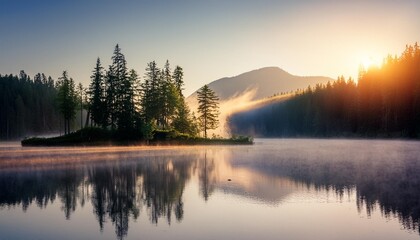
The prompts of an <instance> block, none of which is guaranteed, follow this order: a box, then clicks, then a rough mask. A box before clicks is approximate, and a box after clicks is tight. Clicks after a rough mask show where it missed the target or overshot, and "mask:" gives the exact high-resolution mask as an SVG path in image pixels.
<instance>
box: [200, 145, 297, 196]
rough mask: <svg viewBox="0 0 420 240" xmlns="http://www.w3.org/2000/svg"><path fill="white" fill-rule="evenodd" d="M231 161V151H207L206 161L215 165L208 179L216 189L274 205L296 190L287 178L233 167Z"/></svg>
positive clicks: (249, 168) (293, 183)
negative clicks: (212, 181) (211, 180)
mask: <svg viewBox="0 0 420 240" xmlns="http://www.w3.org/2000/svg"><path fill="white" fill-rule="evenodd" d="M231 159H232V154H231V151H228V150H221V151H215V152H212V151H207V161H212V160H214V165H215V169H214V171H211V172H209V174H210V175H212V176H209V178H211V179H213V180H214V184H215V187H216V188H218V189H221V190H223V191H225V192H228V193H231V194H235V195H240V196H243V197H247V198H252V199H257V200H260V201H263V202H266V203H268V202H269V203H274V204H275V203H278V202H280V201H282V199H284V198H285V197H286V196H288V195H289V194H290V193H292V192H294V191H295V190H296V189H297V188H298V186H297V185H296V183H295V182H294V181H292V180H290V179H288V178H282V177H273V176H269V175H267V174H264V173H261V172H259V171H256V170H255V169H253V168H252V167H242V166H235V165H232V164H231V162H230V160H231ZM228 179H230V180H231V181H229V180H228ZM273 189H275V190H274V191H273Z"/></svg>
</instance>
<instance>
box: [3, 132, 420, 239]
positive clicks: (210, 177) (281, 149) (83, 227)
mask: <svg viewBox="0 0 420 240" xmlns="http://www.w3.org/2000/svg"><path fill="white" fill-rule="evenodd" d="M419 173H420V142H418V141H402V140H341V139H339V140H337V139H333V140H325V139H322V140H321V139H256V140H255V144H254V145H252V146H181V147H169V146H161V147H57V148H56V147H46V148H44V147H42V148H32V147H25V148H22V147H20V146H19V145H17V144H13V143H1V144H0V239H420V234H419V219H420V174H419Z"/></svg>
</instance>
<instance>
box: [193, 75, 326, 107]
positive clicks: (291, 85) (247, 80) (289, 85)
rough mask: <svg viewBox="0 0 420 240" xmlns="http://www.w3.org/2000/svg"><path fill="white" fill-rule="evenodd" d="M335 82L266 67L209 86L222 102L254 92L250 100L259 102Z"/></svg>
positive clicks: (226, 78) (194, 94)
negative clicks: (274, 96)
mask: <svg viewBox="0 0 420 240" xmlns="http://www.w3.org/2000/svg"><path fill="white" fill-rule="evenodd" d="M328 81H331V82H332V81H334V79H332V78H329V77H321V76H311V77H301V76H295V75H292V74H290V73H288V72H286V71H284V70H282V69H280V68H278V67H265V68H261V69H257V70H253V71H250V72H246V73H243V74H240V75H238V76H235V77H225V78H221V79H219V80H216V81H213V82H211V83H209V84H208V86H209V87H210V88H211V89H212V90H213V91H215V92H216V94H217V95H218V96H219V98H220V100H221V101H223V100H228V99H232V98H234V97H236V96H240V95H242V94H244V93H247V92H249V91H252V96H250V99H249V100H251V101H252V100H258V99H262V98H266V97H270V96H273V95H275V94H278V93H281V92H283V93H286V92H291V91H295V90H297V89H306V88H307V87H308V86H309V85H311V86H315V85H316V84H317V83H324V84H325V83H327V82H328ZM196 93H197V92H194V93H193V94H191V95H190V96H189V97H188V99H187V101H190V100H191V98H196Z"/></svg>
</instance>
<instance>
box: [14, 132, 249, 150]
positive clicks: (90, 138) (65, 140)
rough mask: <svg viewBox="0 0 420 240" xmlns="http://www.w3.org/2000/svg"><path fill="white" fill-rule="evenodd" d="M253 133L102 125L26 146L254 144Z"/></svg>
mask: <svg viewBox="0 0 420 240" xmlns="http://www.w3.org/2000/svg"><path fill="white" fill-rule="evenodd" d="M253 142H254V141H253V139H252V138H251V137H243V136H239V137H232V138H201V137H192V136H189V135H186V134H181V133H177V132H175V131H162V130H156V131H154V132H153V138H152V139H148V140H146V139H144V138H143V137H142V135H141V133H140V132H135V131H130V132H117V131H111V130H105V129H100V128H84V129H82V130H79V131H76V132H73V133H70V134H67V135H64V136H59V137H52V138H37V137H34V138H27V139H24V140H22V142H21V143H22V146H107V145H121V146H127V145H151V146H153V145H219V144H226V145H228V144H233V145H236V144H253Z"/></svg>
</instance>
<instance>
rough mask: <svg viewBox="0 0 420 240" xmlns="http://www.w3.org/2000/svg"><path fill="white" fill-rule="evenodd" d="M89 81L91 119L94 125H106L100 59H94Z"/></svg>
mask: <svg viewBox="0 0 420 240" xmlns="http://www.w3.org/2000/svg"><path fill="white" fill-rule="evenodd" d="M90 78H91V83H90V86H89V91H88V94H89V102H90V111H91V115H92V117H91V118H92V120H93V122H94V124H95V125H100V126H102V127H105V126H106V119H105V112H106V109H105V107H106V106H105V83H104V72H103V67H102V66H101V60H100V59H99V58H98V59H97V60H96V66H95V69H94V70H93V74H92V76H91V77H90Z"/></svg>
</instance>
